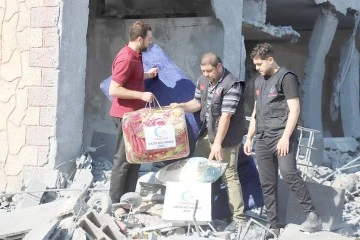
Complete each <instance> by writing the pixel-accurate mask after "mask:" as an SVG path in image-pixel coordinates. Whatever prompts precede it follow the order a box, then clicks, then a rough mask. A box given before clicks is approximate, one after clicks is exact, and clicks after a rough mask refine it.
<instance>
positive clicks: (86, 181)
mask: <svg viewBox="0 0 360 240" xmlns="http://www.w3.org/2000/svg"><path fill="white" fill-rule="evenodd" d="M92 181H93V175H92V173H91V169H77V170H76V173H75V176H74V180H73V183H72V184H71V186H70V189H73V190H80V191H81V194H80V195H84V194H85V193H86V192H87V189H88V188H89V187H90V185H91V184H92ZM80 191H68V192H65V193H63V194H64V196H65V197H74V196H79V192H80Z"/></svg>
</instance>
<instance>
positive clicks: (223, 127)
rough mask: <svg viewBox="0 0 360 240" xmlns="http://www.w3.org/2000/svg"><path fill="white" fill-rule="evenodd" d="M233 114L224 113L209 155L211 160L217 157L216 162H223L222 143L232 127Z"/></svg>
mask: <svg viewBox="0 0 360 240" xmlns="http://www.w3.org/2000/svg"><path fill="white" fill-rule="evenodd" d="M231 116H232V113H228V112H223V113H222V114H221V116H220V119H219V125H218V129H217V132H216V136H215V140H214V143H213V145H212V146H211V152H210V154H209V160H213V158H214V157H215V159H216V160H218V161H222V156H221V148H222V146H221V145H222V142H223V140H224V138H225V136H226V133H227V132H228V130H229V125H230V119H231Z"/></svg>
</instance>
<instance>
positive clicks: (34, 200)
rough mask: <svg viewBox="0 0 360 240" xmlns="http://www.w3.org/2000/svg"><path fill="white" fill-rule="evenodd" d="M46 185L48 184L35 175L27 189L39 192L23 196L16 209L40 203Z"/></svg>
mask: <svg viewBox="0 0 360 240" xmlns="http://www.w3.org/2000/svg"><path fill="white" fill-rule="evenodd" d="M46 187H47V186H46V185H45V184H44V183H43V182H42V181H40V180H39V179H38V178H37V177H34V178H33V179H32V180H31V183H30V185H29V187H28V188H27V189H26V190H27V191H38V192H35V193H27V194H24V196H23V198H22V199H21V200H20V201H19V202H18V204H17V205H16V209H21V208H26V207H31V206H37V205H39V204H40V201H41V198H42V196H43V194H44V192H43V191H44V190H46Z"/></svg>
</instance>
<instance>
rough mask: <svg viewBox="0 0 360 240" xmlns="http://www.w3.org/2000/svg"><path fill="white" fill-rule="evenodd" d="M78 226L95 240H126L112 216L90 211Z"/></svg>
mask: <svg viewBox="0 0 360 240" xmlns="http://www.w3.org/2000/svg"><path fill="white" fill-rule="evenodd" d="M78 225H79V226H80V227H81V228H82V229H83V230H84V231H85V232H86V233H87V234H89V235H90V237H92V238H94V239H104V240H108V239H109V240H110V239H111V240H121V239H126V237H125V236H124V235H123V234H122V233H121V232H120V229H119V227H118V226H117V225H116V224H115V222H114V221H113V219H112V218H111V217H110V216H108V215H105V214H100V213H98V212H96V211H94V210H90V211H88V212H87V213H86V214H85V215H84V216H83V217H82V218H81V219H80V220H79V222H78Z"/></svg>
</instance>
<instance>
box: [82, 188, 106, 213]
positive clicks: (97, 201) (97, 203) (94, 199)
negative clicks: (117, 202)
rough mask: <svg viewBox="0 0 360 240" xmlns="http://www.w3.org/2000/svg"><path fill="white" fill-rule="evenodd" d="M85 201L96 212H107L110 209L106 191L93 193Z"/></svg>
mask: <svg viewBox="0 0 360 240" xmlns="http://www.w3.org/2000/svg"><path fill="white" fill-rule="evenodd" d="M86 203H87V204H88V205H89V206H90V207H91V208H93V209H95V210H96V211H97V212H98V213H103V214H107V213H110V211H111V204H112V202H111V199H110V197H109V194H107V193H102V192H97V193H94V194H93V195H92V196H91V197H90V199H89V200H88V201H87V202H86Z"/></svg>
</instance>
